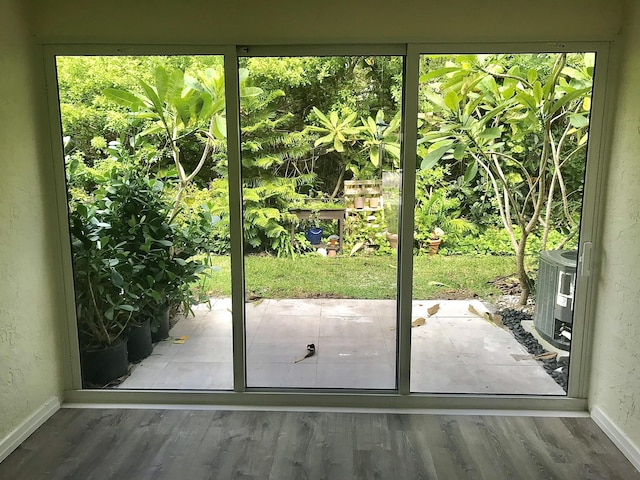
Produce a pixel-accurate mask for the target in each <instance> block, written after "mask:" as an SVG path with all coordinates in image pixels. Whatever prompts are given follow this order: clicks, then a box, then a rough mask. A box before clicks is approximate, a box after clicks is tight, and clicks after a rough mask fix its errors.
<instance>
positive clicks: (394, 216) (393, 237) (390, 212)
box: [384, 199, 399, 248]
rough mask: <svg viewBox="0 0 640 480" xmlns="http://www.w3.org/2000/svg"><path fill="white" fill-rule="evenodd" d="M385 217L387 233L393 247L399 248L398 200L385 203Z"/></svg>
mask: <svg viewBox="0 0 640 480" xmlns="http://www.w3.org/2000/svg"><path fill="white" fill-rule="evenodd" d="M384 218H385V221H386V223H387V229H386V232H385V235H386V237H387V240H388V241H389V245H390V246H391V248H398V223H399V222H398V201H397V199H396V201H392V200H391V201H388V202H386V203H385V205H384Z"/></svg>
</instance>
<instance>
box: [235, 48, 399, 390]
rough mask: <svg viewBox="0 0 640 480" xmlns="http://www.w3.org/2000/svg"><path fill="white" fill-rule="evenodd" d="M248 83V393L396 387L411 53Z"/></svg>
mask: <svg viewBox="0 0 640 480" xmlns="http://www.w3.org/2000/svg"><path fill="white" fill-rule="evenodd" d="M240 79H241V86H240V97H241V100H240V103H241V126H242V132H241V133H242V176H243V185H244V190H243V204H244V241H245V251H246V256H245V273H246V276H245V282H246V301H247V306H246V343H247V385H248V386H249V387H281V388H326V389H342V388H351V389H394V388H395V387H396V310H397V308H396V283H397V282H396V263H397V260H396V259H397V254H396V253H397V250H396V247H395V246H392V244H391V243H390V241H389V240H388V237H393V236H394V235H395V234H396V233H397V223H398V220H397V219H398V204H399V196H400V195H399V188H398V181H397V178H398V172H399V168H400V160H399V157H400V143H399V142H400V140H399V138H400V110H401V95H400V92H401V85H402V58H401V57H383V56H375V57H374V56H368V57H364V56H353V57H297V58H291V57H278V58H243V59H241V62H240ZM392 241H393V240H392Z"/></svg>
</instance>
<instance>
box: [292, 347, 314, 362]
mask: <svg viewBox="0 0 640 480" xmlns="http://www.w3.org/2000/svg"><path fill="white" fill-rule="evenodd" d="M315 354H316V346H315V345H314V344H313V343H310V344H309V345H307V354H306V355H305V356H304V357H302V358H300V359H298V360H296V361H295V362H294V363H298V362H301V361H302V360H304V359H305V358H309V357H313V356H314V355H315Z"/></svg>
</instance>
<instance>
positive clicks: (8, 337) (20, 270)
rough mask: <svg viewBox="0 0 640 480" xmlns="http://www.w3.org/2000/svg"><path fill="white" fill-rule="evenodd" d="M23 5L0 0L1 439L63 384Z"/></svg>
mask: <svg viewBox="0 0 640 480" xmlns="http://www.w3.org/2000/svg"><path fill="white" fill-rule="evenodd" d="M17 5H18V1H17V0H16V1H13V0H0V72H1V73H0V145H2V153H1V154H0V441H1V440H2V439H3V438H5V437H6V435H7V434H9V433H10V432H11V431H12V430H13V429H14V428H15V427H16V426H17V425H18V424H20V423H21V422H22V421H24V420H25V419H26V418H27V417H28V416H29V415H31V414H32V413H33V412H35V411H36V410H37V409H38V408H39V407H40V406H42V405H43V404H44V403H45V402H46V401H47V400H49V399H51V398H52V397H53V396H55V395H58V396H60V395H61V391H62V380H61V365H62V362H61V361H60V359H59V354H58V350H59V342H58V336H59V333H58V332H59V330H60V329H59V328H56V327H55V325H54V320H55V317H56V315H55V313H54V310H55V308H56V303H55V299H56V296H55V293H54V290H55V288H56V287H55V285H56V281H55V280H54V276H53V275H52V272H53V271H54V270H53V267H52V257H53V254H52V252H51V250H50V247H49V245H50V240H48V238H49V237H51V231H50V230H48V228H47V224H48V223H49V225H50V222H48V220H47V215H48V209H47V208H46V205H45V203H46V199H47V195H46V194H45V192H46V190H45V187H46V184H47V183H48V182H50V180H49V179H47V178H46V174H43V171H41V168H40V167H39V163H40V162H39V161H38V159H39V158H40V159H42V158H43V156H42V155H41V153H40V151H39V147H38V145H39V144H40V145H42V140H41V139H39V138H38V135H37V131H38V128H37V126H36V125H37V123H36V122H37V119H38V117H39V116H38V115H37V114H36V110H35V106H36V98H35V96H34V91H35V90H34V85H37V84H36V83H35V82H36V78H35V77H34V75H33V72H32V68H31V66H30V62H31V59H32V58H35V57H34V56H33V54H32V52H31V51H30V50H29V46H28V41H29V37H28V35H27V33H26V28H25V26H24V22H23V21H22V18H21V16H20V12H19V7H18V6H17ZM58 283H59V282H58Z"/></svg>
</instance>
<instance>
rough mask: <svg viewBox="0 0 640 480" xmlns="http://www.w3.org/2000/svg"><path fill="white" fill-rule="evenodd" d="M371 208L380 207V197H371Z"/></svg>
mask: <svg viewBox="0 0 640 480" xmlns="http://www.w3.org/2000/svg"><path fill="white" fill-rule="evenodd" d="M369 206H370V207H371V208H378V207H379V206H380V199H379V198H378V197H371V198H370V199H369Z"/></svg>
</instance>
